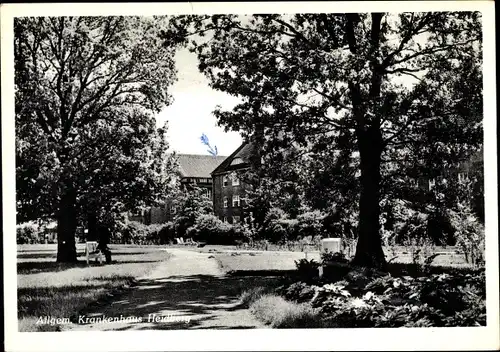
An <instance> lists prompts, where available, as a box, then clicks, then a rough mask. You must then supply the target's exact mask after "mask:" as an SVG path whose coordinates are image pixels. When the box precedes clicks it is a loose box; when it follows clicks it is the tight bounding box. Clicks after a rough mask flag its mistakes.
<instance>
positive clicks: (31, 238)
mask: <svg viewBox="0 0 500 352" xmlns="http://www.w3.org/2000/svg"><path fill="white" fill-rule="evenodd" d="M16 239H17V244H34V243H43V241H44V238H43V234H42V233H41V232H40V228H39V226H38V225H37V224H36V223H33V222H26V223H23V224H19V225H17V226H16Z"/></svg>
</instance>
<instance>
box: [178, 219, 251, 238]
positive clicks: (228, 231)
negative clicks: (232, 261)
mask: <svg viewBox="0 0 500 352" xmlns="http://www.w3.org/2000/svg"><path fill="white" fill-rule="evenodd" d="M246 231H247V229H246V228H245V227H244V226H242V225H231V224H227V223H224V222H222V221H221V220H220V219H219V218H217V217H216V216H214V215H211V214H203V215H200V216H199V217H198V218H197V219H196V221H195V223H194V225H193V226H191V227H190V228H189V229H188V230H187V236H189V237H192V238H193V239H195V240H196V241H200V242H204V243H206V244H212V245H214V244H219V245H233V244H235V243H237V242H241V241H243V240H244V239H245V238H246V237H247V234H246Z"/></svg>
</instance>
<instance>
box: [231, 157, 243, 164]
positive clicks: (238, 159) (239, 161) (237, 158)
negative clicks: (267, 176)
mask: <svg viewBox="0 0 500 352" xmlns="http://www.w3.org/2000/svg"><path fill="white" fill-rule="evenodd" d="M240 164H243V159H241V158H240V157H236V158H234V159H233V161H231V165H240Z"/></svg>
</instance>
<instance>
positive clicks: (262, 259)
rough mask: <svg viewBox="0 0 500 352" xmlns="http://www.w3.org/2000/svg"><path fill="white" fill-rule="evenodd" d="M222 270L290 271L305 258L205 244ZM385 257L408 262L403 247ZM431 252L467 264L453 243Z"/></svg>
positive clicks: (442, 260) (312, 255)
mask: <svg viewBox="0 0 500 352" xmlns="http://www.w3.org/2000/svg"><path fill="white" fill-rule="evenodd" d="M204 251H206V252H208V253H211V254H212V255H213V256H214V257H215V259H217V261H218V262H219V264H220V266H221V267H222V269H223V270H224V271H225V272H249V273H250V272H251V271H256V272H257V271H266V270H267V271H290V270H295V268H296V267H295V261H296V260H300V259H302V258H306V253H304V252H284V251H246V250H237V249H235V248H233V249H231V248H221V249H219V248H215V247H214V248H209V249H207V250H204ZM384 252H385V255H386V259H387V260H390V259H392V258H393V257H396V258H395V259H393V260H392V262H393V263H401V264H409V263H412V255H411V253H410V250H409V249H407V248H405V247H402V246H401V247H396V248H385V249H384ZM432 253H440V254H439V255H438V256H437V257H436V258H435V259H434V260H433V265H435V266H450V267H469V266H470V265H469V264H467V263H466V262H465V257H464V255H463V254H457V253H456V249H455V248H453V247H448V248H443V247H434V248H433V249H432ZM307 259H309V260H310V259H314V260H316V261H317V262H319V261H320V254H319V252H316V251H315V252H307Z"/></svg>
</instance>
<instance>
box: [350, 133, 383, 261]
mask: <svg viewBox="0 0 500 352" xmlns="http://www.w3.org/2000/svg"><path fill="white" fill-rule="evenodd" d="M359 134H360V136H359V138H358V145H359V152H360V163H361V194H360V202H359V223H358V243H357V246H356V254H355V256H354V259H353V262H352V263H353V265H357V266H363V267H370V268H376V269H381V270H385V269H386V266H387V263H386V260H385V255H384V252H383V250H382V239H381V236H380V220H379V217H380V179H381V176H380V164H381V154H382V139H381V135H380V130H379V129H378V128H377V126H371V127H370V128H368V129H367V130H366V131H362V132H360V133H359Z"/></svg>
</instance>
